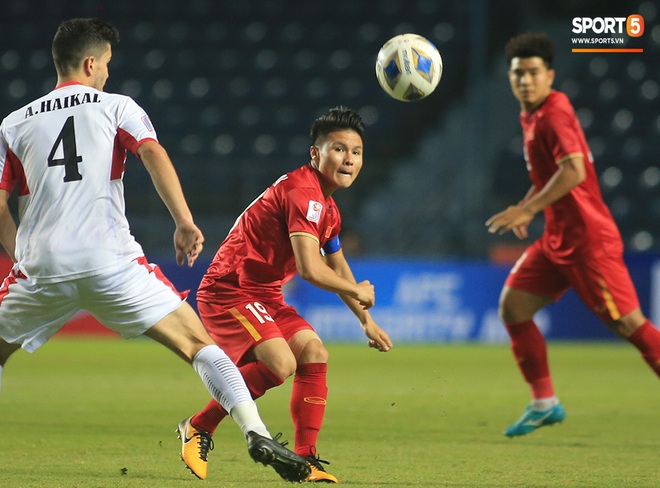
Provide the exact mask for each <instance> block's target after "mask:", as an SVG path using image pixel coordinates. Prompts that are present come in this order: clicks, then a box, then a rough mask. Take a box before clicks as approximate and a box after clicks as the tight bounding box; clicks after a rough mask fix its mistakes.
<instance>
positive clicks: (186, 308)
mask: <svg viewBox="0 0 660 488" xmlns="http://www.w3.org/2000/svg"><path fill="white" fill-rule="evenodd" d="M144 335H146V336H147V337H150V338H151V339H153V340H155V341H157V342H159V343H160V344H163V345H164V346H166V347H167V348H169V349H170V350H172V351H174V352H175V353H177V354H178V355H179V356H180V357H181V358H183V359H184V360H185V361H188V362H192V361H193V359H194V357H195V355H196V354H197V353H198V352H199V350H200V349H202V348H203V347H205V346H208V345H212V344H215V342H213V339H211V336H209V334H208V332H207V331H206V329H205V328H204V326H203V325H202V322H201V321H200V319H199V317H198V316H197V314H196V313H195V311H194V310H193V309H192V307H191V306H190V305H189V304H188V303H187V302H181V305H180V306H179V308H177V309H176V310H174V311H173V312H171V313H169V314H167V315H166V316H165V317H163V318H162V319H160V320H159V321H158V322H157V323H156V324H155V325H154V326H153V327H151V328H149V329H147V330H146V331H145V332H144Z"/></svg>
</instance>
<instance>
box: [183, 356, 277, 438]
mask: <svg viewBox="0 0 660 488" xmlns="http://www.w3.org/2000/svg"><path fill="white" fill-rule="evenodd" d="M192 365H193V368H194V369H195V371H197V374H198V375H199V376H200V377H201V378H202V381H203V382H204V385H206V389H207V390H208V391H209V393H211V396H212V397H213V398H214V399H215V400H216V401H217V402H218V403H219V404H220V405H222V407H223V408H224V409H225V410H227V412H229V414H230V415H231V417H232V418H233V419H234V421H235V422H236V423H237V424H238V425H239V427H240V428H241V430H242V431H243V434H247V433H248V432H249V431H251V430H252V431H254V432H256V433H258V434H260V435H263V436H266V437H269V438H270V437H271V435H270V434H269V433H268V430H267V429H266V426H265V425H264V423H263V421H262V420H261V417H259V412H258V411H257V405H256V404H255V403H254V401H253V400H252V396H251V395H250V391H249V390H248V388H247V386H246V385H245V380H243V376H241V373H240V371H239V370H238V368H237V367H236V365H235V364H234V363H232V361H231V359H229V357H228V356H227V354H225V352H224V351H223V350H222V349H220V348H219V347H218V346H216V345H208V346H205V347H203V348H202V349H200V350H199V352H198V353H197V354H196V355H195V357H194V358H193V362H192Z"/></svg>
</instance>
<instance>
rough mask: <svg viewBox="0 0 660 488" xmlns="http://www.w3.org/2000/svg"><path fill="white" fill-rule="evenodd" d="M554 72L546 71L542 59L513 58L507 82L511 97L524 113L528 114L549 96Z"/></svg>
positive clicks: (551, 70) (536, 57)
mask: <svg viewBox="0 0 660 488" xmlns="http://www.w3.org/2000/svg"><path fill="white" fill-rule="evenodd" d="M554 80H555V70H553V69H548V67H547V66H546V65H545V63H544V62H543V59H542V58H540V57H538V56H534V57H531V58H513V59H512V60H511V66H510V68H509V82H510V83H511V90H512V91H513V95H514V96H515V97H516V98H517V99H518V101H519V102H520V106H521V107H522V109H523V110H524V111H525V112H530V111H532V110H534V109H535V108H537V107H538V106H539V105H541V104H542V103H543V101H544V100H545V99H546V98H547V96H548V95H550V91H551V90H552V82H553V81H554Z"/></svg>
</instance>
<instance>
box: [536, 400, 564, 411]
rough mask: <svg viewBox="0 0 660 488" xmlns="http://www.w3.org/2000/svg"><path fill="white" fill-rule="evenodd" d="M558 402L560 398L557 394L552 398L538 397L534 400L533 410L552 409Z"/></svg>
mask: <svg viewBox="0 0 660 488" xmlns="http://www.w3.org/2000/svg"><path fill="white" fill-rule="evenodd" d="M558 403H559V400H558V399H557V397H556V396H553V397H550V398H537V399H536V400H532V410H539V411H544V410H550V409H551V408H552V407H554V406H555V405H557V404H558Z"/></svg>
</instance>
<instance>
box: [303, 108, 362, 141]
mask: <svg viewBox="0 0 660 488" xmlns="http://www.w3.org/2000/svg"><path fill="white" fill-rule="evenodd" d="M338 130H352V131H354V132H356V133H357V134H358V135H359V136H360V137H363V134H364V122H362V117H360V114H358V113H357V112H355V111H353V110H351V109H350V108H346V107H344V106H338V107H334V108H331V109H330V110H329V111H328V113H326V114H325V115H322V116H321V117H319V118H318V119H316V120H315V121H314V123H313V124H312V128H311V130H310V131H309V137H310V139H311V141H312V145H313V146H315V145H317V144H318V143H319V142H322V141H323V139H325V137H326V136H327V135H328V134H329V133H330V132H335V131H338Z"/></svg>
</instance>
